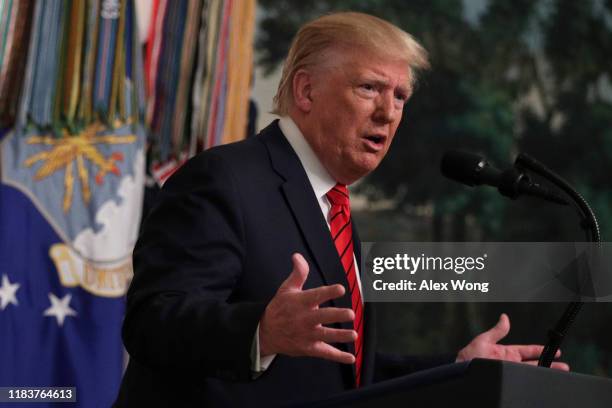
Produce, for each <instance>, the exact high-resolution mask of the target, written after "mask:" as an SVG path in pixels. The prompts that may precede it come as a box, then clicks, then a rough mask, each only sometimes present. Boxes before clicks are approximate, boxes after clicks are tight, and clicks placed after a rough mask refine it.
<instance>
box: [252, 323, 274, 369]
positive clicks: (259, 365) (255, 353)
mask: <svg viewBox="0 0 612 408" xmlns="http://www.w3.org/2000/svg"><path fill="white" fill-rule="evenodd" d="M260 354H261V353H260V350H259V324H258V325H257V329H256V330H255V336H254V337H253V343H251V374H252V377H253V379H256V378H257V377H259V376H260V375H261V374H263V372H264V371H266V370H267V369H268V367H269V366H270V364H272V361H273V360H274V358H275V357H276V354H272V355H269V356H265V357H261V355H260Z"/></svg>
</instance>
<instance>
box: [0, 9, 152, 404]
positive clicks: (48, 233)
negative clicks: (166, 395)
mask: <svg viewBox="0 0 612 408" xmlns="http://www.w3.org/2000/svg"><path fill="white" fill-rule="evenodd" d="M0 14H1V18H0V32H3V33H8V34H7V35H5V36H3V37H2V41H3V43H2V44H1V47H0V62H1V64H2V68H1V71H0V72H2V73H5V72H6V73H8V74H7V75H13V80H14V81H18V85H19V86H15V85H14V84H13V86H12V87H11V89H10V92H12V93H10V95H8V96H7V98H9V99H8V100H14V101H17V109H13V110H14V112H0V118H2V120H3V122H2V123H1V125H2V126H4V127H5V130H4V131H3V133H2V134H1V136H0V137H1V138H2V139H1V145H0V160H1V162H0V164H1V170H0V171H1V173H0V333H1V335H0V386H14V387H26V386H27V387H43V386H45V387H49V386H66V387H76V398H77V403H76V406H83V407H97V406H100V407H107V406H110V405H111V404H112V402H113V399H114V397H115V395H116V393H117V390H118V386H119V383H120V381H121V374H122V369H123V362H124V352H123V347H122V343H121V335H120V333H121V322H122V317H123V313H124V295H125V293H126V290H127V286H128V284H129V282H130V279H131V276H132V265H131V251H132V249H133V245H134V243H135V241H136V238H137V234H138V227H139V222H140V213H141V208H142V195H143V188H144V177H145V175H144V169H145V157H144V156H145V155H144V145H145V143H144V140H145V133H144V129H143V126H142V124H141V122H142V120H141V119H142V117H143V112H144V101H143V79H142V72H143V71H142V66H141V63H142V57H141V55H140V51H141V50H140V44H139V40H138V35H137V27H136V19H135V15H134V4H133V1H132V0H125V1H119V0H87V1H69V0H59V1H33V0H32V1H27V0H23V1H20V2H17V1H9V0H0ZM15 19H20V21H21V22H22V23H17V21H16V20H15ZM23 22H27V24H23ZM23 27H27V29H28V31H27V32H24V29H23ZM24 38H26V39H27V41H24V40H23V39H24ZM20 61H21V62H20ZM11 64H12V65H11ZM14 64H21V66H20V67H18V68H16V67H15V65H14ZM0 88H2V87H0ZM1 90H2V89H0V91H1ZM2 95H3V94H2V93H1V92H0V98H2V97H3V96H2ZM0 102H1V101H0ZM8 105H9V104H2V105H0V107H3V106H8ZM11 106H12V107H14V105H11ZM37 406H41V405H37Z"/></svg>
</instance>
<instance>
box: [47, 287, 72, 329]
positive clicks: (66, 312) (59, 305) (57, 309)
mask: <svg viewBox="0 0 612 408" xmlns="http://www.w3.org/2000/svg"><path fill="white" fill-rule="evenodd" d="M70 299H72V295H71V294H67V295H66V296H64V297H63V298H61V299H60V298H58V297H57V296H55V295H54V294H53V293H49V300H50V301H51V307H50V308H48V309H47V310H45V313H44V315H45V316H54V317H55V318H56V319H57V324H58V325H60V326H63V325H64V319H65V318H66V316H76V315H77V312H76V311H74V310H73V309H71V308H70V306H69V305H68V304H69V303H70Z"/></svg>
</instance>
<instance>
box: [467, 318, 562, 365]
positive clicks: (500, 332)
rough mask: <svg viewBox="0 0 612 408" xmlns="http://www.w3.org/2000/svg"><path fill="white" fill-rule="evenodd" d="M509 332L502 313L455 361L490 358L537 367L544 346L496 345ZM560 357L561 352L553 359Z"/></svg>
mask: <svg viewBox="0 0 612 408" xmlns="http://www.w3.org/2000/svg"><path fill="white" fill-rule="evenodd" d="M509 332H510V319H509V318H508V315H506V314H505V313H502V315H501V316H500V317H499V321H498V322H497V324H496V325H495V326H493V328H491V329H489V330H487V331H486V332H484V333H481V334H479V335H478V336H476V337H475V338H474V340H472V341H471V342H470V344H468V345H467V346H465V347H464V348H463V349H461V351H459V354H458V355H457V360H456V361H457V362H461V361H469V360H471V359H473V358H490V359H494V360H505V361H513V362H516V363H525V364H531V365H538V358H539V357H540V354H542V350H543V349H544V346H542V345H537V344H534V345H508V346H506V345H503V344H497V342H498V341H500V340H501V339H503V338H504V337H506V336H507V335H508V333H509ZM560 356H561V351H557V353H556V355H555V358H559V357H560ZM551 368H556V369H557V370H562V371H569V366H568V365H567V364H566V363H561V362H554V363H552V366H551Z"/></svg>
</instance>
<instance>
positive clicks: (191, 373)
mask: <svg viewBox="0 0 612 408" xmlns="http://www.w3.org/2000/svg"><path fill="white" fill-rule="evenodd" d="M426 66H427V59H426V54H425V52H424V50H423V49H422V48H421V47H420V45H419V44H417V43H416V42H415V41H414V40H413V39H412V38H411V37H410V36H409V35H408V34H406V33H405V32H403V31H401V30H400V29H398V28H397V27H395V26H393V25H391V24H389V23H387V22H385V21H383V20H380V19H378V18H375V17H372V16H367V15H364V14H358V13H338V14H333V15H329V16H325V17H322V18H319V19H317V20H315V21H313V22H311V23H309V24H307V25H306V26H304V27H303V28H302V29H301V30H300V32H299V33H298V34H297V36H296V39H295V40H294V42H293V45H292V47H291V50H290V52H289V55H288V58H287V62H286V64H285V67H284V71H283V77H282V79H281V83H280V86H279V92H278V94H277V96H276V98H275V103H276V111H277V113H279V114H280V115H281V117H282V118H281V120H280V121H275V122H274V123H272V124H271V125H269V126H268V127H267V128H265V129H264V130H263V131H262V132H261V133H260V134H259V135H258V136H256V137H254V138H249V139H248V140H245V141H243V142H240V143H235V144H231V145H226V146H222V147H218V148H213V149H210V150H208V151H207V152H205V153H203V154H201V155H198V156H197V157H195V158H193V159H192V160H190V161H189V162H188V163H187V164H185V165H184V166H183V168H181V170H179V171H178V172H177V173H176V174H175V175H174V176H173V177H172V178H171V179H170V180H169V181H168V182H167V183H166V185H165V186H164V188H163V190H162V192H161V196H160V198H159V201H158V203H157V205H156V206H155V208H154V209H153V210H152V211H151V213H150V215H149V216H148V217H147V219H146V220H145V223H144V228H143V231H142V234H141V237H140V239H139V241H138V243H137V246H136V249H135V251H134V266H135V275H134V280H133V282H132V285H131V287H130V290H129V293H128V308H127V314H126V318H125V322H124V330H123V334H124V341H125V345H126V348H127V350H128V352H129V353H130V363H129V366H128V369H127V371H126V374H125V377H124V380H123V384H122V388H121V391H120V394H119V398H118V401H117V405H118V406H172V407H178V406H270V405H277V404H283V403H288V402H292V401H306V400H316V399H319V398H323V397H326V396H329V395H332V394H335V393H338V392H341V391H344V390H348V389H351V388H354V387H356V386H365V385H368V384H370V383H372V382H373V381H376V380H378V379H384V378H389V377H391V376H395V375H401V374H405V373H409V372H412V371H416V370H419V369H423V368H427V367H431V366H434V365H438V364H443V363H450V362H453V361H462V360H469V359H471V358H474V357H495V358H504V359H509V360H513V361H523V360H531V359H534V358H537V355H538V353H539V351H540V350H541V347H540V346H502V345H499V344H497V341H498V340H500V339H501V338H502V337H503V336H505V334H507V332H508V330H509V321H508V319H507V317H506V316H505V315H504V316H502V318H501V319H500V322H499V323H498V325H496V326H495V327H494V328H493V329H491V330H490V331H488V332H485V333H483V334H482V335H480V336H478V337H477V338H476V339H474V341H472V342H471V343H470V344H469V345H468V346H467V347H466V348H464V349H463V350H461V351H460V352H459V354H458V355H453V356H440V357H430V358H416V357H393V358H392V357H389V356H384V355H381V354H378V353H376V349H375V348H376V346H375V343H374V341H375V314H374V313H373V309H372V306H371V305H370V304H365V305H364V304H363V302H362V299H361V295H360V293H361V289H360V285H361V283H360V280H359V275H358V273H357V272H358V271H357V270H358V267H359V261H358V260H359V259H360V254H359V247H360V245H359V239H358V237H357V231H356V229H355V226H354V225H353V224H352V222H351V218H350V205H349V201H348V191H347V190H346V186H347V185H350V184H351V183H353V182H355V181H356V180H358V179H360V178H361V177H363V176H365V175H366V174H367V173H369V172H370V171H372V170H373V169H374V168H376V166H378V164H379V163H380V161H381V160H382V158H383V157H384V156H385V154H386V152H387V150H388V148H389V146H390V144H391V141H392V139H393V137H394V135H395V131H396V129H397V126H398V124H399V121H400V119H401V116H402V109H403V106H404V104H405V103H406V101H407V100H408V98H409V97H410V94H411V90H412V86H413V84H414V81H415V71H416V70H418V69H422V68H425V67H426Z"/></svg>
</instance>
